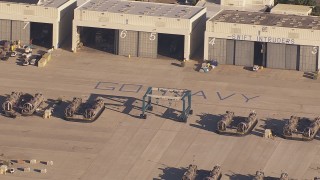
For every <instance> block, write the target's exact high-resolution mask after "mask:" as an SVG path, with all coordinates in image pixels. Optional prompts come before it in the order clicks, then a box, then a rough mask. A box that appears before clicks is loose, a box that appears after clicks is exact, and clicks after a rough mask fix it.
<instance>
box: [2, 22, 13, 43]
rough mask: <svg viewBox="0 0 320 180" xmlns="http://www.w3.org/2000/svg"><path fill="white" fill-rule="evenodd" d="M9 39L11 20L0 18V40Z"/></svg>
mask: <svg viewBox="0 0 320 180" xmlns="http://www.w3.org/2000/svg"><path fill="white" fill-rule="evenodd" d="M1 40H8V41H9V40H11V20H4V19H0V41H1Z"/></svg>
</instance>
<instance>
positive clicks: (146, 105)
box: [140, 87, 193, 122]
mask: <svg viewBox="0 0 320 180" xmlns="http://www.w3.org/2000/svg"><path fill="white" fill-rule="evenodd" d="M155 91H158V92H162V93H163V94H166V93H167V92H170V93H174V94H175V95H174V96H165V95H155V94H153V92H155ZM152 98H155V99H164V100H168V101H180V100H181V101H182V112H181V114H180V116H179V120H181V121H182V122H187V119H188V116H189V115H191V114H193V110H192V109H191V91H190V90H183V89H167V88H156V87H149V88H148V89H147V91H146V93H145V94H144V96H143V100H142V108H141V109H142V114H140V118H143V119H147V115H146V114H145V113H146V111H147V110H149V111H152V110H153V106H152ZM186 101H187V102H186ZM186 103H187V104H186Z"/></svg>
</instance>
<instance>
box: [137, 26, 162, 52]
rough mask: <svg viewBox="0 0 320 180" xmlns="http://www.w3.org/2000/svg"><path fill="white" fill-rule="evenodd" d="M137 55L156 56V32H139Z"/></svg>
mask: <svg viewBox="0 0 320 180" xmlns="http://www.w3.org/2000/svg"><path fill="white" fill-rule="evenodd" d="M138 49H139V52H138V56H139V57H148V58H157V56H158V34H157V33H151V32H139V48H138Z"/></svg>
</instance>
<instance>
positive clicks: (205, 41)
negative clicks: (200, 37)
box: [203, 31, 209, 60]
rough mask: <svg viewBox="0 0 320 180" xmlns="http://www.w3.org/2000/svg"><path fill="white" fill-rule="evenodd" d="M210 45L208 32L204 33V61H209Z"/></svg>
mask: <svg viewBox="0 0 320 180" xmlns="http://www.w3.org/2000/svg"><path fill="white" fill-rule="evenodd" d="M208 45H209V37H208V33H207V31H205V32H204V48H203V49H204V52H203V59H204V60H208V58H209V57H208V56H209V55H208V48H209V47H208Z"/></svg>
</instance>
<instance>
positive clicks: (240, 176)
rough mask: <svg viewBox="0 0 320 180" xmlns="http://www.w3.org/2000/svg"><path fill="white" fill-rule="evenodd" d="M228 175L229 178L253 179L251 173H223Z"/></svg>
mask: <svg viewBox="0 0 320 180" xmlns="http://www.w3.org/2000/svg"><path fill="white" fill-rule="evenodd" d="M225 176H227V177H229V179H230V180H248V179H253V178H254V176H253V175H244V174H232V175H225Z"/></svg>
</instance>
